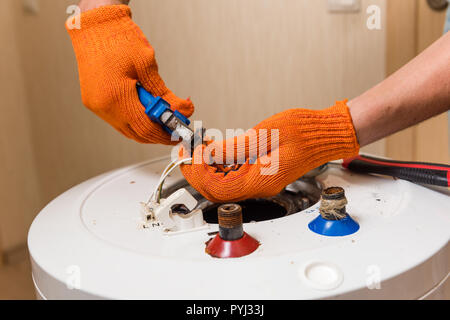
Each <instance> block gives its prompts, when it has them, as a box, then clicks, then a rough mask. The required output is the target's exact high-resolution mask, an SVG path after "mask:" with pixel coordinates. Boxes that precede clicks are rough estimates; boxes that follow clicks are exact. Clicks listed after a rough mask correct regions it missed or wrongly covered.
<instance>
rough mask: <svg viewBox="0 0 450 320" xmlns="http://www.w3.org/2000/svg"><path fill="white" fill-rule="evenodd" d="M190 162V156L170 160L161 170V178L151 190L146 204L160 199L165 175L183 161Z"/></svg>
mask: <svg viewBox="0 0 450 320" xmlns="http://www.w3.org/2000/svg"><path fill="white" fill-rule="evenodd" d="M191 162H192V158H187V159H183V160H176V161H173V162H171V163H170V164H169V165H168V166H167V168H166V169H165V170H164V171H163V173H162V175H161V178H160V179H159V181H158V184H157V185H156V189H155V190H154V191H153V193H152V195H151V197H150V199H149V200H148V202H147V205H148V204H149V203H150V202H152V201H154V202H156V203H160V201H161V193H162V190H163V186H164V182H165V181H166V179H167V177H168V176H169V175H170V174H171V173H172V172H173V171H174V170H175V169H176V168H178V167H179V166H181V165H182V164H184V163H191Z"/></svg>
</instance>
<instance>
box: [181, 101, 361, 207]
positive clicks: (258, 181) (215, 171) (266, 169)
mask: <svg viewBox="0 0 450 320" xmlns="http://www.w3.org/2000/svg"><path fill="white" fill-rule="evenodd" d="M254 129H255V131H256V134H257V135H258V139H250V137H251V136H252V134H251V132H252V131H249V132H247V133H246V134H245V135H244V136H240V137H237V138H234V139H232V140H230V141H225V142H213V143H211V144H209V145H208V146H204V145H202V146H199V147H197V148H196V149H195V150H194V153H193V164H192V165H183V166H182V168H181V170H182V172H183V175H184V176H185V178H186V179H187V181H188V182H189V183H190V184H191V185H192V186H193V187H194V188H195V189H196V190H197V191H199V192H200V193H201V194H202V195H203V196H204V197H205V198H207V199H208V200H210V201H213V202H232V201H241V200H245V199H250V198H264V197H270V196H274V195H277V194H278V193H280V192H281V191H282V189H283V188H285V187H286V186H287V185H288V184H290V183H292V182H294V181H295V180H297V179H299V178H300V177H302V176H303V175H305V174H306V173H307V172H309V171H311V170H313V169H315V168H317V167H319V166H321V165H322V164H324V163H326V162H328V161H332V160H336V159H341V158H347V157H352V156H355V155H357V154H358V152H359V144H358V141H357V138H356V133H355V129H354V127H353V123H352V119H351V116H350V112H349V109H348V107H347V105H346V101H343V102H337V103H336V105H335V106H333V107H331V108H329V109H326V110H323V111H312V110H305V109H292V110H287V111H285V112H282V113H279V114H277V115H274V116H273V117H271V118H269V119H267V120H265V121H263V122H262V123H260V124H259V125H258V126H256V127H255V128H254ZM260 129H267V135H266V134H265V133H264V132H265V131H264V130H262V131H261V130H260ZM273 129H275V130H276V131H275V132H277V131H278V132H279V139H276V136H272V135H271V132H272V130H273ZM255 131H253V132H255ZM254 135H255V134H254V133H253V136H254ZM265 136H267V138H268V139H265V138H264V137H265ZM271 137H272V138H271ZM275 140H279V144H278V145H279V146H278V148H276V147H275V148H274V147H273V146H275V145H274V144H273V142H276V141H275ZM266 147H267V148H266ZM227 148H228V150H230V148H231V152H229V154H231V155H233V153H234V159H241V158H239V157H245V160H246V162H245V164H243V165H236V166H234V167H231V168H230V167H228V168H227V167H223V166H222V165H219V164H218V163H228V162H225V160H224V159H226V158H225V157H226V154H227V152H226V150H227ZM266 150H267V152H264V151H266ZM277 154H278V155H277ZM205 155H206V156H205ZM255 156H256V157H255ZM210 159H211V160H212V161H213V163H214V164H213V165H208V164H211V163H210V162H209V161H210ZM222 160H223V162H220V161H222ZM205 161H206V162H205ZM241 163H242V162H241ZM262 169H263V171H262Z"/></svg>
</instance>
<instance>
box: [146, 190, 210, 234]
mask: <svg viewBox="0 0 450 320" xmlns="http://www.w3.org/2000/svg"><path fill="white" fill-rule="evenodd" d="M197 203H198V201H197V200H195V198H194V197H193V196H192V195H191V194H190V193H189V191H187V190H186V189H180V190H178V191H176V192H175V193H173V194H172V195H171V196H170V197H168V198H167V199H162V200H161V203H159V204H157V203H152V204H150V205H148V206H147V205H146V206H144V212H143V213H144V216H145V217H146V220H147V221H153V223H155V222H156V223H159V224H162V229H163V231H164V233H165V234H167V235H175V234H180V233H186V232H192V231H197V230H199V229H204V228H206V227H208V225H207V224H206V222H205V221H204V220H203V212H202V210H201V209H196V210H194V209H195V207H196V206H197ZM176 205H183V206H185V207H186V208H187V209H188V210H189V213H187V214H180V213H175V212H172V208H173V207H174V206H176Z"/></svg>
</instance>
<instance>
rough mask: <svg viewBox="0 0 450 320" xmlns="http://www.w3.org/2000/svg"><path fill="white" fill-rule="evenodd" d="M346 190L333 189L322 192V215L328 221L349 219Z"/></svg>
mask: <svg viewBox="0 0 450 320" xmlns="http://www.w3.org/2000/svg"><path fill="white" fill-rule="evenodd" d="M347 203H348V202H347V198H346V197H345V190H344V189H343V188H341V187H331V188H328V189H325V190H324V191H323V192H322V201H321V203H320V209H319V210H320V214H321V216H322V218H324V219H326V220H342V219H344V218H345V217H347V211H346V208H345V206H346V205H347Z"/></svg>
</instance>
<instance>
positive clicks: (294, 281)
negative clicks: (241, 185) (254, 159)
mask: <svg viewBox="0 0 450 320" xmlns="http://www.w3.org/2000/svg"><path fill="white" fill-rule="evenodd" d="M167 161H168V160H167V159H159V160H155V161H149V162H146V163H142V164H138V165H135V166H130V167H127V168H123V169H120V170H116V171H114V172H111V173H107V174H104V175H102V176H99V177H97V178H93V179H91V180H89V181H86V182H84V183H82V184H81V185H79V186H76V187H74V188H73V189H71V190H69V191H67V192H66V193H64V194H62V195H61V196H59V197H58V198H56V199H55V200H54V201H52V202H51V203H50V204H49V205H48V206H47V207H46V208H44V209H43V210H42V211H41V212H40V214H39V215H38V216H37V218H36V219H35V221H34V222H33V224H32V226H31V229H30V232H29V237H28V245H29V252H30V255H31V261H32V270H33V280H34V284H35V287H36V292H37V295H38V297H39V298H41V299H252V300H254V299H424V298H430V299H431V298H450V295H449V293H450V281H446V280H447V278H448V275H449V269H450V263H449V262H450V261H449V259H450V255H449V253H450V251H449V245H448V242H449V238H450V197H449V196H448V194H447V193H446V192H439V191H435V190H431V189H428V188H426V187H423V186H420V185H415V184H412V183H410V182H407V181H403V180H395V179H392V178H386V177H379V176H370V175H359V174H355V173H351V172H350V171H347V170H345V169H343V168H338V167H335V166H330V167H329V168H328V169H327V170H325V171H324V172H322V173H321V174H320V175H318V176H317V177H315V179H304V180H299V181H298V182H297V183H294V184H292V185H291V186H289V187H288V188H287V189H286V190H285V191H283V193H282V194H280V195H279V196H277V197H274V198H270V199H257V200H249V201H246V202H244V203H240V205H241V206H242V211H243V219H244V231H245V233H246V234H248V235H249V236H251V237H252V238H253V239H256V240H257V241H258V242H259V247H257V249H256V250H255V251H252V252H251V253H250V254H248V255H245V256H242V257H239V258H228V259H221V258H215V257H212V256H211V255H209V254H208V253H207V252H206V251H207V250H206V246H207V244H206V243H208V242H209V241H211V239H213V238H214V237H217V232H218V231H219V228H218V224H217V204H213V203H210V202H208V201H206V200H205V199H203V198H202V197H201V196H200V195H199V194H198V193H196V192H195V190H192V188H189V186H187V183H186V182H185V180H184V179H183V178H182V176H181V174H179V173H174V174H173V175H172V176H171V177H169V178H168V180H167V181H166V184H165V189H164V192H163V198H164V199H166V200H163V202H161V206H159V207H158V208H157V210H155V211H157V213H155V212H150V211H153V209H151V208H150V210H149V212H147V213H149V215H148V216H146V215H145V212H144V214H143V208H142V202H146V201H147V200H148V197H149V195H150V193H151V191H152V190H153V189H154V188H155V187H157V184H158V180H159V179H160V176H161V174H162V170H163V169H164V167H165V165H166V164H167ZM333 186H338V187H341V188H343V189H344V190H345V194H346V197H347V201H348V204H347V206H346V211H347V212H348V214H349V215H350V216H351V217H352V219H353V220H354V221H356V222H357V224H358V225H359V229H358V230H357V231H356V232H355V233H353V234H350V235H347V236H337V237H336V236H333V237H331V236H324V235H320V234H318V233H315V232H313V231H311V228H310V227H309V224H310V223H311V222H312V221H313V220H314V219H316V218H317V217H318V216H319V215H320V213H319V207H320V201H319V197H320V192H321V190H323V189H324V188H326V187H333ZM167 199H169V200H167ZM180 199H181V200H180ZM164 201H168V202H164ZM177 201H178V202H183V203H177ZM164 204H165V205H164ZM172 204H177V206H178V209H177V210H178V211H176V210H175V209H174V206H172ZM180 205H181V207H180ZM180 208H181V209H180ZM147 209H148V208H147ZM144 211H145V210H144ZM152 214H153V217H152V218H151V219H150V216H151V215H152ZM217 288H220V290H218V289H217Z"/></svg>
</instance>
